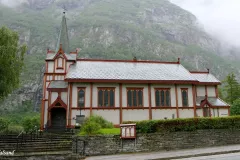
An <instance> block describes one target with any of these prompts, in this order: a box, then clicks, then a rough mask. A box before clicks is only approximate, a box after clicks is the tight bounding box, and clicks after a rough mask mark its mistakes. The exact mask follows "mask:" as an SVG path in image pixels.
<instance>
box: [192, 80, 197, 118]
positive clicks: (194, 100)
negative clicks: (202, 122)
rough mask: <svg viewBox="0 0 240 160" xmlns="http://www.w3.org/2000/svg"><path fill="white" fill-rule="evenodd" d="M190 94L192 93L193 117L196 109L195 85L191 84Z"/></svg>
mask: <svg viewBox="0 0 240 160" xmlns="http://www.w3.org/2000/svg"><path fill="white" fill-rule="evenodd" d="M192 95H193V107H194V117H197V110H196V86H195V85H192Z"/></svg>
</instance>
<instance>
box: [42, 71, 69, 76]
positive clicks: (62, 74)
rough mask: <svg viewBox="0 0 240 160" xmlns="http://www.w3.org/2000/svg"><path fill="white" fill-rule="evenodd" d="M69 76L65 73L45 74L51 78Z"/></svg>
mask: <svg viewBox="0 0 240 160" xmlns="http://www.w3.org/2000/svg"><path fill="white" fill-rule="evenodd" d="M65 74H67V73H66V72H64V73H44V75H49V76H65Z"/></svg>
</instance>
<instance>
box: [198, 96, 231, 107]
mask: <svg viewBox="0 0 240 160" xmlns="http://www.w3.org/2000/svg"><path fill="white" fill-rule="evenodd" d="M204 99H205V97H204V96H199V97H197V99H196V105H197V106H200V104H201V101H202V100H204ZM207 100H208V102H209V103H210V104H211V105H213V106H229V105H228V104H227V103H225V102H224V101H223V100H221V99H220V98H216V97H208V98H207Z"/></svg>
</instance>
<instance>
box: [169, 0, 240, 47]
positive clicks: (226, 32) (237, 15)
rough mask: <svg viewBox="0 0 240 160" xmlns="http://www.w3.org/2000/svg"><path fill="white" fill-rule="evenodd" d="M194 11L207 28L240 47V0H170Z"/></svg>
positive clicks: (209, 31) (218, 36)
mask: <svg viewBox="0 0 240 160" xmlns="http://www.w3.org/2000/svg"><path fill="white" fill-rule="evenodd" d="M170 1H171V2H172V3H175V4H177V5H179V6H180V7H182V8H183V9H185V10H188V11H189V12H191V13H193V14H194V15H195V16H196V17H197V18H198V20H199V22H200V23H201V24H203V26H204V28H205V30H206V31H207V32H208V33H210V34H212V35H214V36H216V37H217V38H219V39H221V40H222V41H226V42H229V43H230V44H232V45H235V46H238V47H240V40H239V39H240V0H170Z"/></svg>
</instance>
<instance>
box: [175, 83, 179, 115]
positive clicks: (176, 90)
mask: <svg viewBox="0 0 240 160" xmlns="http://www.w3.org/2000/svg"><path fill="white" fill-rule="evenodd" d="M175 95H176V112H177V118H179V110H178V89H177V84H175Z"/></svg>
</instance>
